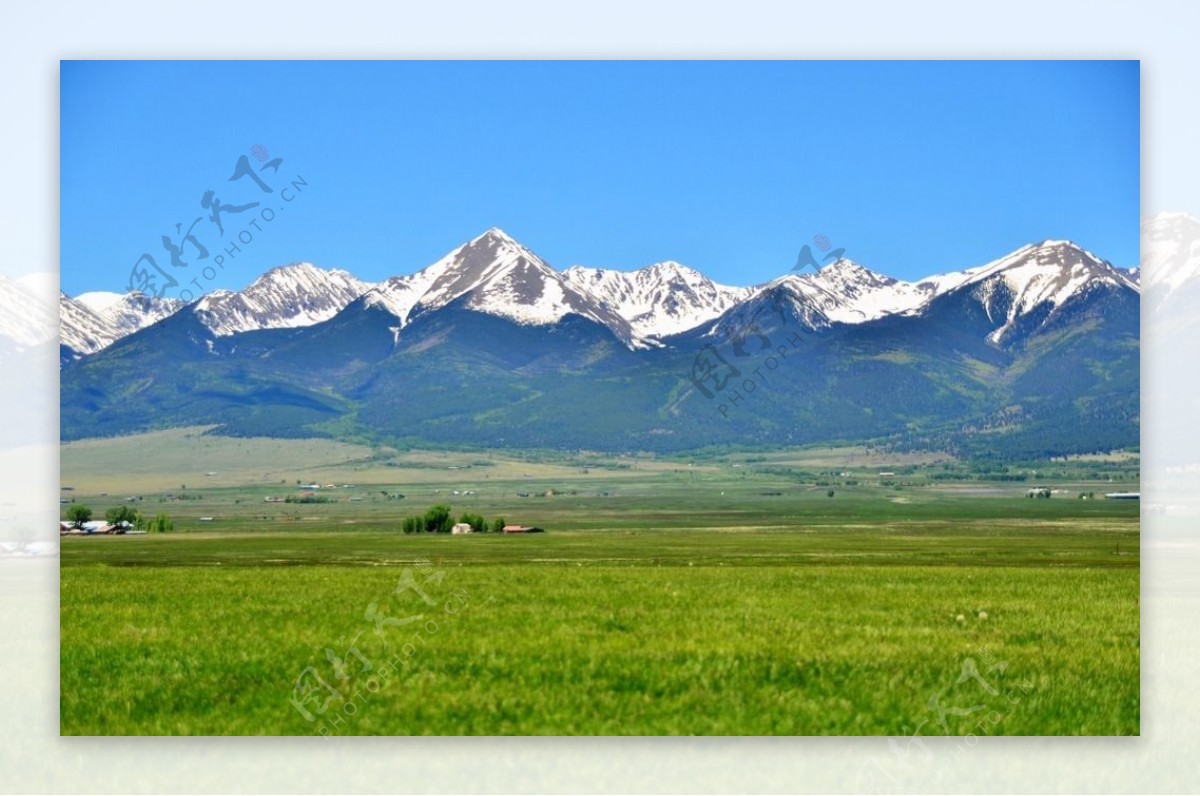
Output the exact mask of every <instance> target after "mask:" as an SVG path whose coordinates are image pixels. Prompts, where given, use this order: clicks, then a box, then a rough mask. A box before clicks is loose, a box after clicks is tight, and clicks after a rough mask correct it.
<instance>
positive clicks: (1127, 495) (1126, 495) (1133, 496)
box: [1104, 492, 1142, 500]
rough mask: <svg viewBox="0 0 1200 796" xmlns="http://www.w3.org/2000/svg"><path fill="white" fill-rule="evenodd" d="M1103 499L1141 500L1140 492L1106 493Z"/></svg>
mask: <svg viewBox="0 0 1200 796" xmlns="http://www.w3.org/2000/svg"><path fill="white" fill-rule="evenodd" d="M1104 497H1106V498H1108V499H1109V500H1141V499H1142V493H1141V492H1106V493H1105V495H1104Z"/></svg>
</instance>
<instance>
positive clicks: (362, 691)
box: [60, 443, 1140, 736]
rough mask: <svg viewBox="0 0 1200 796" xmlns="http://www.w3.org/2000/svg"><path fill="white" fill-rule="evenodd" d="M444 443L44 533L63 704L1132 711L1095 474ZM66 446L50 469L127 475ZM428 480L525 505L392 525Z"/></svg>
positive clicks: (400, 729) (294, 715) (809, 717)
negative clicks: (459, 528)
mask: <svg viewBox="0 0 1200 796" xmlns="http://www.w3.org/2000/svg"><path fill="white" fill-rule="evenodd" d="M221 444H224V443H221ZM243 444H245V443H243ZM860 454H861V455H865V454H863V453H862V452H858V453H854V454H853V455H856V456H857V455H860ZM439 456H441V455H439ZM447 456H449V459H446V458H439V457H438V456H433V455H432V454H430V455H429V456H428V457H426V458H424V459H422V458H421V457H419V456H416V457H414V458H413V459H412V460H411V461H410V462H409V463H410V464H416V463H421V466H419V467H417V466H414V467H413V468H412V469H409V470H407V471H405V470H403V469H402V468H397V467H384V468H382V469H379V472H381V473H384V474H385V475H390V476H392V477H393V478H395V475H396V473H397V472H407V473H411V474H413V475H414V477H413V478H410V479H407V480H404V481H401V480H399V479H396V480H394V481H392V482H391V483H387V484H382V483H379V482H375V483H370V478H371V477H373V476H369V477H368V478H361V477H360V478H357V479H355V481H353V482H350V481H347V482H346V483H347V484H348V486H346V487H344V488H343V487H341V486H340V485H339V486H335V487H332V488H330V489H329V490H328V491H327V493H328V494H334V495H337V498H336V501H335V502H331V503H326V504H276V503H266V502H265V499H264V495H266V496H271V493H275V492H280V491H281V490H283V489H284V488H285V487H286V488H287V490H288V492H289V493H292V492H295V491H296V489H297V486H296V485H295V484H294V483H291V484H290V485H288V484H285V485H280V484H278V483H277V481H278V479H274V481H276V483H273V484H272V485H270V486H268V485H266V484H254V483H250V484H242V485H240V486H239V485H236V484H232V483H221V484H215V485H212V486H208V487H205V488H201V489H195V488H193V487H191V486H188V488H187V492H188V493H189V494H187V495H186V496H185V497H184V498H183V499H180V498H179V495H178V494H177V492H178V490H175V489H172V490H171V491H170V492H169V493H166V492H164V493H159V494H151V493H149V490H147V494H142V495H132V497H135V498H136V497H139V496H140V497H141V498H142V499H141V501H135V505H138V504H140V506H139V507H140V508H141V509H142V511H143V513H145V514H150V515H152V514H153V513H155V512H157V511H168V512H170V513H171V514H172V515H173V517H174V520H175V524H176V529H177V530H176V531H175V532H173V533H165V534H149V535H142V536H132V535H130V536H107V537H98V536H90V537H64V538H63V540H62V548H61V564H62V568H61V662H60V672H61V716H60V718H61V732H62V733H63V734H64V735H93V734H100V735H105V734H131V735H137V734H169V735H175V734H187V735H195V734H201V735H226V734H233V735H264V734H265V735H276V734H283V735H293V734H294V735H374V734H400V735H409V734H411V735H509V734H512V735H520V734H570V735H577V734H578V735H658V734H668V735H686V734H706V735H759V734H780V735H844V734H851V735H890V736H904V735H908V736H911V735H914V734H918V735H921V736H938V735H952V736H966V735H968V734H974V735H977V736H978V735H981V734H987V735H1131V734H1134V735H1135V734H1138V733H1139V728H1140V725H1139V720H1140V718H1139V716H1140V690H1139V681H1140V642H1139V638H1140V630H1139V560H1140V556H1139V530H1138V505H1137V503H1136V502H1124V501H1106V500H1102V499H1090V500H1081V499H1079V498H1078V497H1077V493H1079V492H1083V493H1084V494H1086V493H1087V492H1092V491H1095V492H1099V491H1101V489H1102V488H1103V489H1107V488H1109V487H1108V481H1107V478H1108V477H1111V474H1110V475H1106V476H1104V480H1103V482H1102V485H1101V484H1100V483H1092V484H1091V485H1090V488H1088V486H1089V484H1088V479H1089V478H1090V477H1091V475H1094V474H1089V473H1088V472H1085V471H1083V470H1071V471H1069V472H1066V471H1064V472H1063V473H1061V475H1062V476H1064V478H1065V479H1066V480H1064V481H1062V484H1063V485H1060V484H1059V483H1057V482H1047V485H1048V486H1053V487H1055V488H1059V489H1062V490H1067V489H1069V494H1068V493H1067V492H1059V493H1056V494H1055V497H1053V498H1052V499H1049V500H1045V499H1028V498H1025V497H1024V493H1025V490H1026V489H1027V488H1028V486H1027V485H1026V484H1020V483H1011V484H1004V483H999V484H998V483H992V484H990V486H991V487H993V488H996V489H998V490H1000V491H999V492H998V493H988V494H977V493H975V492H973V491H972V489H971V487H973V486H979V484H978V483H977V482H971V483H970V484H968V483H966V482H956V483H950V484H944V483H941V482H934V481H931V480H929V479H928V478H927V476H928V475H929V474H930V472H939V471H940V470H938V469H937V468H940V467H941V465H940V464H937V463H934V462H908V463H902V465H900V466H904V467H908V468H911V470H910V471H909V472H907V473H906V474H905V475H903V483H902V484H899V483H898V484H891V485H888V486H884V485H881V484H880V478H879V477H878V475H877V474H876V473H874V471H872V473H873V477H872V478H870V479H868V478H866V475H867V472H866V469H863V468H868V469H869V468H876V469H877V468H879V467H882V466H897V465H889V464H887V463H886V462H879V461H876V460H873V459H872V460H871V461H870V462H869V463H866V464H864V463H860V465H859V470H860V471H858V472H851V470H848V469H842V468H851V469H853V468H854V465H850V464H846V463H845V462H844V461H842V462H840V463H836V465H835V467H836V473H834V472H833V471H830V473H826V474H824V475H822V474H821V473H819V472H818V473H817V474H816V476H815V477H816V478H818V479H828V478H832V479H834V480H837V486H833V487H828V488H827V487H826V486H819V487H818V486H817V485H816V484H815V482H814V483H808V482H805V481H803V480H802V479H801V477H800V476H799V475H798V473H799V472H800V470H802V469H803V468H805V467H809V466H810V463H811V462H810V461H809V460H807V459H806V457H807V456H808V454H805V453H803V452H790V453H787V454H783V453H780V454H774V455H771V456H763V457H753V456H751V457H750V458H758V459H759V460H757V461H746V460H745V459H746V457H741V458H740V459H737V460H733V459H729V458H724V459H722V460H720V461H708V462H700V461H697V462H679V461H661V460H657V461H637V460H630V461H626V462H615V461H607V462H606V461H601V460H599V459H597V460H593V461H592V462H591V464H590V466H587V467H583V466H581V464H580V463H579V462H570V463H564V462H561V461H560V462H548V461H540V462H515V461H503V462H500V461H493V462H492V463H491V464H484V463H483V462H484V461H485V460H489V455H488V454H481V453H474V454H462V459H457V458H455V456H457V455H447ZM829 456H830V454H829V452H828V451H824V452H821V453H820V460H821V462H822V464H821V466H822V467H824V466H827V464H828V459H829ZM101 458H102V457H101ZM247 458H253V457H252V455H251V454H247ZM352 459H353V457H352ZM85 460H86V457H80V458H75V459H73V460H69V459H68V458H67V457H65V456H64V464H63V467H64V475H63V482H64V484H68V483H71V484H72V485H73V486H74V489H72V490H70V491H69V492H64V495H66V494H70V495H71V497H72V498H74V499H75V500H76V501H87V502H89V505H92V506H93V507H94V508H96V509H98V510H100V509H103V507H104V505H105V501H106V500H107V501H108V502H109V503H110V504H111V505H118V504H120V503H122V502H124V499H125V497H130V496H124V497H122V496H119V495H118V494H110V495H101V494H100V493H101V492H102V491H108V490H107V489H99V488H98V487H97V482H98V481H103V480H104V479H109V478H115V477H117V476H115V475H114V474H113V471H112V470H111V469H109V468H99V469H97V470H96V471H94V472H93V471H89V470H88V469H87V468H85V467H82V466H81V465H80V462H82V461H85ZM446 461H451V463H450V464H446ZM470 461H474V462H475V463H476V464H475V465H474V466H473V467H472V468H467V469H466V472H464V471H463V470H461V469H458V468H460V467H465V464H464V462H467V463H469V462H470ZM72 462H74V464H73V463H72ZM435 462H436V463H435ZM378 464H380V463H379V462H375V464H372V465H371V467H375V466H376V465H378ZM689 464H690V465H691V466H689ZM618 465H624V466H618ZM735 465H737V466H735ZM73 466H77V468H78V469H76V470H74V471H71V467H73ZM191 466H200V467H208V466H210V465H208V464H204V463H193V465H191ZM339 466H342V467H350V466H351V465H339ZM363 466H364V467H366V466H367V465H363ZM1081 466H1082V465H1081ZM1086 466H1088V467H1090V466H1092V464H1090V463H1089V464H1087V465H1086ZM1114 466H1115V465H1114ZM449 468H454V469H449ZM931 468H932V469H931ZM214 469H215V468H214ZM371 472H375V470H372V471H371ZM364 473H366V471H365V470H363V471H360V472H359V475H360V476H361V475H363V474H364ZM839 473H840V474H839ZM341 475H346V473H345V472H343V473H341ZM140 477H143V478H147V479H149V478H151V477H152V476H151V475H150V474H149V473H147V474H145V475H144V476H140ZM162 477H163V478H164V479H165V478H168V477H169V478H171V479H172V481H174V480H178V479H180V478H183V477H185V476H184V475H183V474H180V473H169V474H164V475H162ZM226 477H229V478H230V480H236V479H233V478H232V477H230V476H224V475H214V476H208V478H211V479H221V478H226ZM93 478H94V479H96V481H93ZM204 478H205V476H204V475H201V476H200V480H199V483H204V481H203V479H204ZM805 478H807V476H805ZM896 478H901V476H896ZM287 480H289V481H295V480H297V479H292V478H288V479H287ZM330 480H331V482H332V481H334V480H337V479H330ZM849 481H857V482H858V483H857V484H854V485H848V484H847V482H849ZM1068 481H1069V482H1070V485H1069V487H1068V486H1066V485H1065V484H1067V482H1068ZM1114 483H1117V484H1118V486H1121V484H1119V483H1118V482H1116V481H1114ZM339 484H340V481H339ZM142 486H143V488H144V487H145V486H154V485H153V484H148V483H145V484H143V485H142ZM1123 486H1124V488H1129V487H1130V486H1131V485H1130V484H1124V485H1123ZM324 489H325V485H322V490H324ZM322 490H316V491H317V492H321V491H322ZM830 490H833V491H834V493H835V494H834V496H833V497H830V496H829V494H828V492H829V491H830ZM455 491H457V492H458V493H459V494H458V495H455V494H454V492H455ZM519 492H527V493H529V494H530V496H529V497H521V496H519V494H518V493H519ZM401 493H402V494H404V495H405V497H404V498H398V497H396V496H397V495H398V494H401ZM464 493H469V494H464ZM547 493H552V494H549V495H547ZM167 494H170V495H171V498H170V499H168V498H167V497H166V495H167ZM535 494H540V495H541V497H535V496H534V495H535ZM351 496H357V497H359V498H360V500H358V501H351V500H350V497H351ZM68 500H69V498H68ZM435 501H444V502H446V503H449V504H451V505H452V507H453V509H454V511H455V513H456V514H457V513H458V512H461V511H471V512H478V513H482V514H484V515H485V516H486V517H488V518H489V519H490V518H492V517H493V516H499V515H502V516H504V517H506V518H508V520H509V521H510V522H521V523H528V524H537V525H539V526H542V527H545V528H546V529H547V532H546V533H544V534H534V535H513V534H490V533H489V534H473V535H466V536H452V535H448V534H447V535H441V534H432V535H427V534H414V535H405V534H403V533H401V532H400V530H399V519H400V518H402V517H403V516H407V515H408V514H416V513H420V512H421V511H423V510H424V509H425V508H427V507H428V506H429V505H431V504H432V503H433V502H435ZM101 513H102V512H101ZM200 517H213V520H212V521H205V522H201V521H200Z"/></svg>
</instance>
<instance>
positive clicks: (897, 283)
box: [60, 220, 1200, 359]
mask: <svg viewBox="0 0 1200 796" xmlns="http://www.w3.org/2000/svg"><path fill="white" fill-rule="evenodd" d="M1192 223H1200V222H1195V221H1194V220H1192ZM1177 254H1178V253H1176V255H1177ZM1194 260H1195V262H1197V263H1200V258H1194ZM1197 268H1200V266H1197ZM1152 284H1154V283H1152ZM1098 285H1107V286H1112V287H1118V286H1119V287H1126V288H1129V289H1131V290H1133V291H1135V292H1140V287H1139V285H1138V280H1137V277H1136V275H1134V274H1131V273H1130V272H1129V271H1127V270H1124V269H1119V268H1116V267H1114V266H1113V265H1111V264H1110V263H1108V262H1107V261H1105V260H1102V259H1100V258H1099V257H1097V256H1096V255H1094V254H1092V253H1090V252H1088V251H1086V250H1084V249H1082V248H1080V247H1079V246H1077V245H1075V244H1073V243H1070V242H1068V241H1043V242H1041V243H1038V244H1030V245H1027V246H1024V247H1022V248H1020V249H1018V250H1016V251H1014V252H1012V253H1011V254H1007V255H1005V256H1004V257H1001V258H999V259H997V260H994V261H992V262H990V263H986V264H984V265H981V266H978V267H974V268H969V269H967V270H963V271H958V272H952V273H948V274H940V275H936V276H931V277H929V278H927V279H923V280H920V281H918V282H905V281H901V280H897V279H893V278H891V277H888V276H884V275H882V274H878V273H875V272H873V271H871V270H869V269H867V268H865V267H863V266H862V265H859V264H858V263H855V262H852V261H850V260H846V259H842V260H838V261H837V262H835V263H832V264H830V265H828V266H826V267H824V268H822V269H821V270H819V271H817V272H815V273H804V274H788V275H785V276H783V277H780V278H778V279H776V280H773V281H772V282H769V283H767V284H765V285H758V286H754V287H733V286H728V285H721V284H717V283H715V282H713V281H712V280H710V279H708V278H707V277H706V276H704V275H703V274H701V273H699V272H698V271H695V270H693V269H691V268H688V267H687V266H685V265H682V264H680V263H677V262H663V263H656V264H654V265H651V266H648V267H646V268H642V269H640V270H636V271H630V272H624V271H614V270H609V269H603V268H585V267H583V266H573V267H571V268H568V269H566V270H565V271H562V272H559V271H557V270H555V269H554V268H552V267H551V266H550V265H549V264H547V263H546V262H545V261H544V260H543V259H542V258H540V257H539V256H538V255H536V254H535V253H533V252H532V251H531V250H529V249H528V248H526V247H525V246H523V245H522V244H520V243H519V242H517V241H516V240H514V239H513V238H512V237H510V236H509V235H507V234H506V233H504V232H503V231H502V230H499V229H495V228H493V229H490V230H488V231H486V232H484V233H483V234H482V235H479V236H478V237H476V238H474V239H472V240H471V241H468V242H467V243H465V244H463V245H461V246H459V247H458V248H456V249H454V250H453V251H451V252H450V253H449V254H447V255H446V256H445V257H443V258H441V259H440V260H438V261H437V262H435V263H433V264H432V265H430V266H428V267H426V268H424V269H422V270H420V271H418V272H416V273H413V274H410V275H406V276H397V277H393V278H391V279H388V280H385V281H383V282H379V283H369V282H364V281H362V280H359V279H357V278H356V277H354V276H353V275H352V274H350V273H348V272H346V271H342V270H325V269H322V268H319V267H317V266H315V265H313V264H311V263H296V264H292V265H286V266H281V267H279V268H275V269H272V270H271V271H268V272H267V273H265V274H263V275H262V276H261V277H259V278H258V279H257V280H255V281H254V283H253V284H251V285H250V286H249V287H247V288H246V289H244V290H242V291H229V290H217V291H213V292H212V293H210V294H208V295H206V296H204V297H202V298H200V299H199V300H197V301H196V302H194V303H192V304H191V305H188V307H186V308H184V307H183V306H182V302H180V301H178V300H174V299H155V298H151V297H147V296H143V295H141V294H136V293H134V294H128V295H124V296H122V295H120V294H115V293H85V294H82V295H80V296H77V297H75V298H70V297H68V296H66V295H65V294H63V295H62V296H61V298H60V321H61V342H62V346H63V347H64V349H65V354H66V353H69V356H67V358H68V359H69V358H75V357H79V356H84V355H89V354H93V353H95V352H97V351H100V350H102V349H103V348H105V347H107V346H108V345H110V344H111V343H113V342H115V341H116V340H119V339H121V338H122V337H124V336H126V335H128V334H132V333H134V332H136V331H138V330H140V329H143V328H146V327H147V326H150V325H152V324H154V323H156V322H158V321H160V320H162V319H163V318H165V317H167V316H168V315H171V314H173V313H175V312H179V311H181V310H183V311H189V312H192V313H194V315H195V317H196V318H197V319H198V320H199V321H200V322H201V323H202V324H203V325H204V326H205V327H207V328H208V329H209V330H210V331H211V332H212V333H213V334H214V335H215V336H217V337H223V336H229V335H234V334H238V333H241V332H246V331H252V330H257V329H280V328H298V327H305V326H311V325H313V324H316V323H320V322H322V321H326V320H329V319H330V318H332V317H334V316H335V315H337V314H338V313H339V312H341V311H342V310H343V309H345V308H346V307H347V306H348V305H349V304H351V303H352V302H354V301H356V300H357V299H360V298H361V299H362V303H363V304H364V305H365V306H367V307H378V308H381V309H383V310H385V311H386V312H388V313H390V314H391V315H392V316H394V317H395V319H396V326H395V329H396V332H397V334H400V333H401V330H402V329H403V328H404V327H405V326H406V325H407V324H408V323H409V322H410V321H412V320H414V319H416V318H417V317H419V316H421V315H422V314H424V313H428V312H433V311H436V310H439V309H441V308H444V307H447V306H448V305H450V304H452V303H454V304H456V306H461V307H463V308H466V309H470V310H474V311H477V312H481V313H485V314H488V315H494V316H498V317H502V318H506V319H508V320H511V321H514V322H516V323H518V324H521V325H526V326H530V325H532V326H549V325H553V324H555V323H557V322H559V321H561V320H562V319H563V318H564V317H565V316H566V315H568V314H573V315H578V316H581V317H584V318H587V319H589V320H592V321H594V322H596V323H599V324H601V325H603V326H605V327H607V328H608V329H609V330H611V331H612V332H613V333H614V334H615V335H616V336H617V337H618V338H619V339H620V340H621V341H622V342H624V343H625V345H626V346H627V347H629V348H631V349H643V348H652V347H661V346H663V345H668V344H669V342H664V341H667V339H668V338H670V337H672V336H673V335H678V334H682V333H685V332H688V331H690V330H695V329H698V328H699V327H701V326H704V325H705V324H713V327H712V328H713V330H714V331H715V330H717V329H719V328H720V326H721V324H720V323H719V322H717V321H718V319H720V318H721V317H722V316H724V315H726V314H730V316H731V317H734V316H737V317H740V316H742V315H745V314H746V311H745V309H744V308H743V309H742V311H739V309H738V308H739V307H743V305H747V306H750V305H752V304H761V303H762V302H763V301H764V300H765V297H768V296H770V297H771V301H772V303H773V305H774V306H776V307H778V306H779V304H780V302H784V303H786V304H788V305H790V306H791V309H792V312H793V313H794V314H795V315H797V316H798V317H802V318H805V319H806V322H807V323H809V324H810V325H811V326H813V327H814V328H816V327H820V326H827V325H831V324H835V323H841V324H858V323H863V322H866V321H872V320H875V319H878V318H881V317H884V316H887V315H913V314H920V313H921V312H923V311H925V309H926V308H927V307H928V306H929V305H930V303H931V302H932V301H933V300H934V299H936V298H937V297H939V296H944V295H947V294H949V293H952V292H955V291H965V292H968V293H970V295H971V296H972V297H973V298H974V299H975V300H976V301H978V302H979V303H980V304H981V305H982V307H983V308H984V311H985V312H986V313H987V316H988V318H989V319H990V320H991V321H992V322H993V324H994V331H992V333H991V335H990V336H989V339H990V340H991V341H992V342H995V343H1000V342H1003V341H1004V339H1005V337H1006V335H1008V334H1009V333H1010V332H1011V330H1012V329H1013V328H1014V325H1015V323H1016V322H1017V320H1018V319H1019V318H1021V317H1023V316H1025V315H1027V314H1029V313H1031V312H1033V311H1034V309H1035V308H1037V309H1038V310H1039V312H1046V311H1048V312H1049V313H1050V314H1051V315H1052V314H1053V312H1054V311H1055V310H1057V309H1058V308H1060V307H1062V306H1063V305H1064V304H1066V303H1068V302H1069V301H1070V300H1071V299H1072V298H1073V297H1075V296H1078V295H1082V294H1084V293H1086V292H1087V291H1089V290H1091V289H1093V288H1094V287H1096V286H1098ZM756 300H757V301H756ZM714 322H717V323H714Z"/></svg>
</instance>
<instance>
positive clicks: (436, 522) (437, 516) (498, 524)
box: [401, 503, 504, 533]
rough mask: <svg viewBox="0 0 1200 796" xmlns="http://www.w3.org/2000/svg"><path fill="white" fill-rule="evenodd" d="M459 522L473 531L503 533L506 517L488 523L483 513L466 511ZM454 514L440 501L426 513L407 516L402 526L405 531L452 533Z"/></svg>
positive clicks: (460, 516)
mask: <svg viewBox="0 0 1200 796" xmlns="http://www.w3.org/2000/svg"><path fill="white" fill-rule="evenodd" d="M458 522H461V523H465V524H466V525H470V526H471V531H472V532H473V533H487V532H488V531H489V530H490V531H491V532H492V533H501V532H502V531H503V530H504V518H503V517H497V518H495V519H494V520H492V522H491V525H490V526H489V525H488V521H487V519H485V518H484V517H483V515H481V514H472V513H470V512H465V513H463V514H461V515H459V518H458ZM454 525H455V519H454V515H453V514H451V513H450V507H449V506H446V505H444V504H441V503H439V504H438V505H436V506H431V507H430V508H429V509H428V510H427V511H426V512H425V513H424V514H421V515H417V516H413V517H406V518H405V519H404V522H403V524H402V525H401V528H402V529H403V531H404V532H405V533H450V531H451V529H453V528H454Z"/></svg>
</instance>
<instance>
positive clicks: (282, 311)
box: [192, 263, 374, 337]
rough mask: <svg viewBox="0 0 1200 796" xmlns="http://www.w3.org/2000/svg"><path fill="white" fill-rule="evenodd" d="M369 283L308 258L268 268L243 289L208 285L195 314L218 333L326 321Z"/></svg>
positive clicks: (365, 289)
mask: <svg viewBox="0 0 1200 796" xmlns="http://www.w3.org/2000/svg"><path fill="white" fill-rule="evenodd" d="M372 287H374V285H371V284H370V283H367V282H363V281H361V280H359V279H357V278H355V277H354V276H352V275H351V274H350V273H348V272H346V271H342V270H325V269H323V268H319V267H317V266H315V265H313V264H312V263H291V264H289V265H283V266H279V267H278V268H272V269H271V270H270V271H267V272H266V273H265V274H263V275H262V276H260V277H259V278H258V279H255V280H254V282H252V283H251V284H250V286H249V287H247V288H246V289H245V290H242V291H240V292H236V291H231V290H214V291H212V292H211V293H209V294H208V295H206V296H204V298H202V299H200V300H199V301H197V302H196V304H195V305H194V307H193V310H192V311H193V312H195V314H196V317H197V318H199V319H200V321H201V323H203V324H204V325H205V326H207V327H208V328H209V329H210V330H211V331H212V332H213V334H215V335H216V336H218V337H224V336H227V335H231V334H238V333H239V332H248V331H254V330H257V329H291V328H296V327H300V326H311V325H312V324H314V323H320V322H321V321H324V320H328V319H329V318H332V317H333V316H334V315H336V314H337V313H338V312H340V311H341V310H342V309H343V308H344V307H345V306H346V305H347V304H349V303H350V302H352V301H354V299H356V298H358V297H359V296H361V295H362V294H363V293H365V292H366V291H368V290H370V289H371V288H372Z"/></svg>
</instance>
